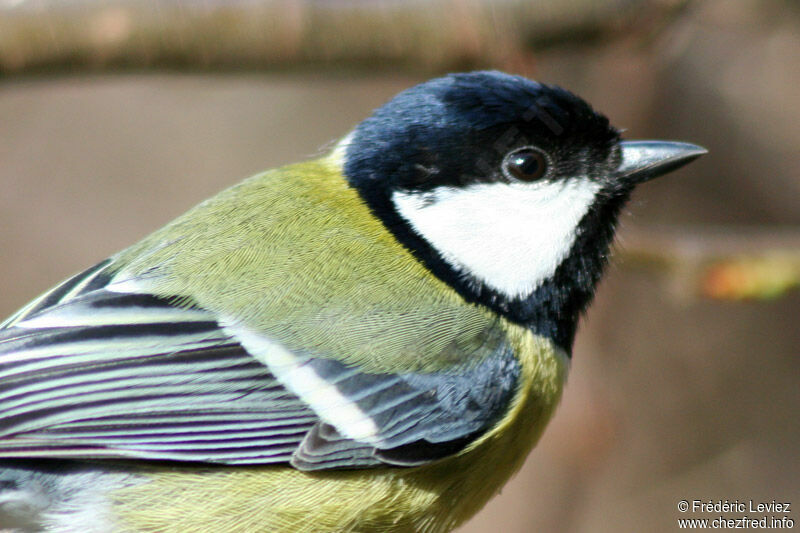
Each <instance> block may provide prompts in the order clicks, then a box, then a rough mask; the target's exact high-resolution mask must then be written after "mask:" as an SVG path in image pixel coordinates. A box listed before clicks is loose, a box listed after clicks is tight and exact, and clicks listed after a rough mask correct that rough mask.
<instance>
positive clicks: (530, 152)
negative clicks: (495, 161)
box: [503, 148, 547, 181]
mask: <svg viewBox="0 0 800 533" xmlns="http://www.w3.org/2000/svg"><path fill="white" fill-rule="evenodd" d="M503 172H504V173H505V174H506V176H508V177H510V178H514V179H517V180H520V181H536V180H538V179H539V178H541V177H542V176H544V175H545V174H546V173H547V157H545V155H544V154H543V153H542V152H541V151H539V150H537V149H535V148H520V149H518V150H514V151H513V152H511V153H509V154H508V155H506V157H505V159H503Z"/></svg>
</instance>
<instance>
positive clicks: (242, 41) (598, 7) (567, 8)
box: [0, 0, 685, 75]
mask: <svg viewBox="0 0 800 533" xmlns="http://www.w3.org/2000/svg"><path fill="white" fill-rule="evenodd" d="M684 3H685V1H684V0H659V1H655V0H610V1H608V2H594V1H592V0H541V1H538V2H527V1H513V0H507V1H504V2H495V1H491V0H436V1H429V2H422V1H419V0H408V1H402V0H383V1H375V2H370V1H365V0H326V1H323V0H263V1H260V2H259V1H249V0H217V1H213V0H202V1H200V0H198V1H191V0H187V1H185V2H182V1H180V0H154V1H133V0H128V1H124V0H111V1H101V0H0V74H4V75H9V74H19V73H24V72H37V71H38V72H41V71H54V70H64V69H70V70H102V69H109V68H126V67H127V68H150V67H171V68H214V69H225V68H227V69H233V68H240V69H241V68H249V69H257V68H269V67H286V66H295V65H302V64H314V65H316V64H319V63H331V64H341V63H352V64H359V63H367V64H372V65H375V64H380V65H384V66H388V65H393V66H403V65H405V66H412V65H413V67H414V68H416V69H423V70H425V69H427V70H434V69H439V70H440V69H443V68H459V67H461V68H464V67H475V66H486V65H494V66H499V67H509V66H513V64H514V63H518V62H521V61H523V60H524V58H525V55H526V54H527V53H529V51H530V50H532V49H535V48H537V47H542V46H547V45H548V44H553V43H556V42H563V41H567V42H581V41H586V40H593V39H598V38H603V37H608V36H609V35H611V34H619V33H626V32H625V31H621V30H625V29H626V28H627V29H631V30H632V29H634V28H636V29H638V30H637V31H639V32H641V31H642V28H645V31H647V30H646V28H651V29H652V28H658V27H660V26H661V25H663V23H664V20H668V19H669V18H670V16H671V15H672V14H674V13H677V12H678V11H679V8H680V7H681V6H682V5H683V4H684Z"/></svg>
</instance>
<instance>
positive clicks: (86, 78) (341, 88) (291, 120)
mask: <svg viewBox="0 0 800 533" xmlns="http://www.w3.org/2000/svg"><path fill="white" fill-rule="evenodd" d="M143 6H147V7H146V8H145V7H143ZM221 6H222V7H220V6H216V7H215V4H214V3H213V2H211V3H210V2H203V3H196V4H193V3H190V2H187V3H181V2H178V1H174V2H168V1H160V2H154V3H148V4H139V3H136V2H128V3H125V2H118V3H111V4H109V3H103V4H102V7H101V4H99V3H93V2H75V3H65V2H43V1H39V2H34V1H30V2H29V1H26V0H4V1H0V190H2V194H0V279H2V280H3V281H2V282H0V315H2V316H6V315H8V314H10V313H11V312H12V311H14V310H15V309H16V308H18V307H20V306H21V305H22V304H24V303H25V302H27V301H28V300H30V299H31V298H33V297H34V296H36V295H37V294H38V293H40V292H41V291H43V290H45V289H47V288H48V287H50V286H51V285H53V284H54V283H56V282H58V281H60V280H61V279H63V278H64V277H66V276H68V275H69V274H72V273H74V272H76V271H78V270H81V269H82V268H84V267H86V266H88V265H90V264H92V263H93V262H95V261H98V260H100V259H102V258H104V257H106V256H107V255H109V254H111V253H113V252H115V251H117V250H119V249H121V248H123V247H125V246H126V245H128V244H131V243H133V242H135V241H136V240H138V239H139V238H141V237H142V236H144V235H145V234H146V233H148V232H149V231H151V230H153V229H155V228H157V227H159V226H161V225H162V224H164V223H166V222H167V221H169V220H170V219H171V218H173V217H175V216H176V215H178V214H180V213H181V212H183V211H184V210H186V209H187V208H188V207H190V206H192V205H193V204H195V203H197V202H198V201H200V200H202V199H204V198H206V197H208V196H210V195H211V194H213V193H214V192H216V191H218V190H220V189H222V188H223V187H226V186H227V185H230V184H233V183H235V182H236V181H238V180H239V179H241V178H243V177H246V176H248V175H250V174H252V173H255V172H257V171H260V170H263V169H266V168H269V167H273V166H277V165H280V164H283V163H289V162H293V161H297V160H300V159H303V158H307V157H312V156H314V155H316V154H318V153H320V151H321V150H322V149H323V148H324V147H326V146H329V143H330V142H331V141H332V140H335V139H337V138H338V137H340V136H342V135H343V134H345V133H346V132H347V131H348V130H349V129H350V128H351V127H352V126H353V125H355V124H356V123H357V122H358V121H359V120H361V119H362V118H364V117H365V116H366V115H367V114H368V113H369V112H370V110H371V109H372V108H374V107H375V106H377V105H379V104H381V103H382V102H384V101H385V100H386V99H388V98H390V97H391V96H392V95H394V94H395V93H396V92H398V91H400V90H402V89H404V88H407V87H409V86H411V85H412V84H414V83H417V82H419V81H422V80H424V79H427V78H429V77H431V76H433V75H436V74H439V73H442V72H446V71H451V70H468V69H474V68H487V67H488V68H498V69H502V70H508V71H513V72H518V73H522V74H525V75H528V76H530V77H534V78H536V79H539V80H542V81H546V82H549V83H556V84H559V85H563V86H565V87H567V88H569V89H571V90H573V91H574V92H576V93H578V94H580V95H581V96H583V97H584V98H586V99H587V100H588V101H590V102H591V103H592V104H593V105H594V106H595V107H596V108H597V109H599V110H601V111H603V112H604V113H606V114H607V115H608V116H609V117H610V118H611V120H612V122H613V123H614V124H615V125H617V126H618V127H622V128H626V130H627V131H626V136H627V137H629V138H651V137H652V138H666V139H680V140H686V141H691V142H695V143H698V144H701V145H703V146H705V147H707V148H709V150H710V154H709V155H707V156H706V157H704V158H702V159H700V160H699V161H698V162H696V163H693V164H692V165H690V166H689V167H687V168H686V169H682V170H680V171H679V172H677V173H675V174H672V175H670V176H668V177H665V178H663V179H661V180H657V181H655V182H653V183H651V184H648V185H647V186H645V187H643V188H642V189H641V190H640V191H638V192H637V193H636V195H635V196H634V199H633V202H631V205H630V207H629V208H628V212H629V213H632V214H633V215H634V216H628V215H626V216H624V217H623V220H622V227H621V230H620V239H619V241H620V245H619V246H618V253H617V254H616V259H615V261H614V263H613V265H612V267H611V268H610V272H609V275H608V276H607V278H606V280H605V281H604V282H603V284H602V285H601V287H600V290H599V293H598V296H597V300H596V302H595V304H594V306H593V307H592V309H590V311H589V313H588V316H587V317H586V319H585V320H584V322H583V324H582V327H581V328H580V330H579V334H578V342H577V346H576V348H575V353H574V358H573V365H572V371H571V375H570V379H569V383H568V386H567V388H566V391H565V394H564V400H563V403H562V405H561V407H560V409H559V410H558V412H557V414H556V416H555V418H554V420H553V421H552V423H551V425H550V427H549V428H548V430H547V431H546V432H545V435H544V437H543V439H542V441H541V443H540V445H539V446H538V448H537V449H536V450H534V452H533V453H532V454H531V456H530V458H529V460H528V461H527V463H526V465H525V467H524V468H523V470H522V471H521V472H520V474H519V475H518V476H517V477H516V478H515V479H514V480H513V481H512V482H511V483H510V484H509V485H508V486H507V487H506V488H505V489H504V491H503V493H502V495H500V496H498V497H497V498H495V499H494V500H493V501H492V502H491V503H490V504H489V505H488V506H487V508H486V509H485V510H484V511H483V512H482V513H481V514H479V515H478V516H477V517H476V518H475V519H474V520H473V521H472V522H470V523H469V524H467V525H466V526H464V527H463V528H462V529H461V531H462V533H467V532H470V533H477V532H484V531H503V532H528V531H567V532H571V531H593V532H594V531H672V530H675V529H677V528H678V524H677V520H678V518H684V517H692V516H694V517H699V518H709V519H713V518H715V517H716V515H713V514H693V513H691V512H689V513H684V514H682V513H680V512H679V511H678V508H677V504H678V502H679V501H680V500H683V499H686V500H690V501H691V500H693V499H702V500H719V499H721V500H726V499H728V500H735V499H738V500H740V501H741V500H745V501H746V500H749V499H753V500H764V501H771V500H773V499H775V500H777V501H779V502H783V501H787V502H792V504H793V505H792V511H791V512H790V513H788V514H786V513H770V514H775V515H777V516H782V515H787V516H788V517H789V518H791V519H793V520H794V521H795V522H797V521H798V520H800V513H799V512H798V511H797V510H796V509H795V508H796V507H797V508H800V497H799V496H800V484H799V483H798V475H799V474H800V452H799V451H798V450H799V449H800V447H798V440H800V424H799V423H798V418H799V417H798V401H799V400H800V388H799V387H798V374H799V372H798V371H799V370H800V357H798V356H800V327H798V326H799V325H800V324H798V321H799V320H798V318H799V317H800V294H799V293H798V291H797V290H796V288H797V285H798V283H800V281H798V280H800V90H798V87H800V61H798V56H800V8H799V7H798V4H797V3H795V2H789V1H785V2H781V1H767V0H742V1H726V0H711V1H707V2H671V1H668V0H662V1H657V2H646V1H640V2H636V1H628V2H621V1H618V2H609V3H607V4H604V7H602V8H600V7H598V6H597V5H595V4H594V3H588V2H580V1H569V2H555V1H552V2H544V1H543V2H541V3H539V4H535V5H529V4H527V3H520V2H512V1H507V2H496V3H490V2H479V1H455V0H451V1H442V2H431V3H424V2H410V1H409V2H402V1H399V0H396V1H392V2H386V1H384V2H380V3H368V2H358V1H355V0H350V1H346V0H338V1H329V2H321V1H317V2H314V1H306V2H302V1H290V0H285V1H272V2H270V1H266V2H260V3H259V2H240V3H236V2H223V3H221ZM743 297H745V298H743ZM749 514H751V515H752V513H749ZM731 516H736V515H731Z"/></svg>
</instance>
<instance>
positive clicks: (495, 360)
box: [0, 71, 705, 533]
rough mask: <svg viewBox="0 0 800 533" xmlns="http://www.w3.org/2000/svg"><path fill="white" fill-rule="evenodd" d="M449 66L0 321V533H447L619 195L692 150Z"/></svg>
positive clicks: (556, 352)
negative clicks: (334, 136) (310, 150)
mask: <svg viewBox="0 0 800 533" xmlns="http://www.w3.org/2000/svg"><path fill="white" fill-rule="evenodd" d="M703 153H705V150H704V149H702V148H700V147H698V146H695V145H692V144H686V143H679V142H662V141H623V140H621V138H620V133H619V131H618V130H616V129H615V128H613V127H612V126H611V125H610V124H609V121H608V120H607V119H606V118H605V117H604V116H602V115H601V114H599V113H597V112H595V111H594V110H593V109H592V108H591V107H590V106H589V105H588V104H587V103H586V102H584V101H583V100H581V99H580V98H578V97H577V96H575V95H573V94H572V93H570V92H568V91H566V90H564V89H561V88H558V87H555V86H551V85H544V84H541V83H537V82H534V81H530V80H528V79H525V78H522V77H519V76H512V75H508V74H504V73H500V72H494V71H492V72H473V73H465V74H452V75H447V76H444V77H441V78H438V79H434V80H431V81H428V82H426V83H423V84H421V85H418V86H416V87H413V88H410V89H408V90H406V91H404V92H402V93H400V94H399V95H397V96H396V97H395V98H394V99H392V100H391V101H389V102H388V103H386V104H385V105H383V106H382V107H380V108H378V109H377V110H376V111H374V113H373V114H372V115H371V116H370V117H369V118H367V119H366V120H364V121H363V122H362V123H360V124H359V125H358V126H357V127H356V128H355V129H354V130H353V131H352V132H351V133H350V134H349V135H347V136H346V137H345V138H344V139H343V140H342V141H340V142H339V144H338V145H336V147H335V149H333V150H332V152H330V153H329V154H328V155H326V156H324V157H321V158H319V159H316V160H313V161H308V162H304V163H299V164H293V165H289V166H285V167H283V168H279V169H277V170H270V171H267V172H264V173H262V174H259V175H256V176H254V177H252V178H250V179H247V180H245V181H243V182H241V183H239V184H238V185H234V186H233V187H231V188H229V189H227V190H225V191H223V192H221V193H219V194H218V195H216V196H214V197H213V198H211V199H209V200H207V201H205V202H203V203H201V204H200V205H198V206H197V207H195V208H193V209H192V210H190V211H189V212H187V213H186V214H184V215H183V216H181V217H179V218H178V219H176V220H175V221H173V222H171V223H170V224H168V225H167V226H165V227H164V228H162V229H160V230H157V231H156V232H155V233H153V234H151V235H150V236H148V237H146V238H145V239H144V240H142V241H141V242H139V243H138V244H135V245H133V246H131V247H130V248H128V249H126V250H124V251H122V252H120V253H118V254H117V255H114V256H112V257H111V258H109V259H106V260H104V261H102V262H100V263H98V264H97V265H95V266H93V267H91V268H89V269H88V270H86V271H84V272H81V273H80V274H78V275H76V276H74V277H72V278H70V279H68V280H67V281H65V282H63V283H61V284H60V285H58V286H57V287H55V288H54V289H52V290H50V291H49V292H47V293H45V294H43V295H42V296H40V297H39V298H37V299H36V300H34V301H33V302H31V303H30V304H28V305H27V306H26V307H24V308H23V309H21V310H20V311H19V312H17V313H16V314H15V315H13V316H12V317H10V318H9V319H8V320H6V321H5V322H4V323H3V324H2V326H0V527H4V528H11V529H13V528H18V529H20V530H26V529H27V530H47V531H58V532H80V533H88V532H107V531H121V532H134V531H135V532H181V533H185V532H248V533H249V532H256V531H264V532H292V533H298V532H315V533H316V532H323V531H372V532H394V531H397V532H401V531H402V532H406V531H419V532H426V533H435V532H443V531H450V530H451V529H453V528H454V527H456V526H457V525H459V524H461V523H463V522H464V521H465V520H467V519H468V518H469V517H471V516H472V515H473V514H474V513H476V512H477V511H478V510H479V509H480V508H481V507H482V506H483V505H484V504H485V503H486V502H487V500H489V499H490V498H491V497H492V496H493V495H495V494H496V493H497V492H498V491H499V489H500V488H501V487H502V486H503V484H504V483H505V482H506V481H507V480H508V478H509V477H510V476H511V475H512V474H513V473H514V472H515V471H516V470H517V469H518V468H519V467H520V465H521V464H522V462H523V460H524V459H525V457H526V455H527V454H528V452H529V450H530V449H531V448H532V447H533V445H534V444H535V443H536V441H537V439H538V438H539V436H540V434H541V433H542V430H543V429H544V427H545V425H546V423H547V421H548V419H549V418H550V416H551V414H552V412H553V409H554V407H555V406H556V404H557V403H558V401H559V397H560V395H561V390H562V385H563V384H564V380H565V377H566V375H567V370H568V367H569V361H570V353H571V349H572V344H573V338H574V336H575V329H576V324H577V321H578V318H579V315H580V314H581V313H582V311H583V310H584V309H585V308H586V307H587V305H588V304H589V302H590V300H591V299H592V295H593V292H594V289H595V284H596V283H597V281H598V280H599V278H600V275H601V273H602V270H603V267H604V265H605V264H606V262H607V256H608V253H609V245H610V243H611V241H612V238H613V235H614V228H615V223H616V220H617V217H618V214H619V212H620V208H621V207H622V206H623V204H624V203H625V201H626V200H627V199H628V197H629V195H630V194H631V191H632V190H633V188H634V187H635V186H636V185H637V184H639V183H641V182H643V181H646V180H649V179H651V178H653V177H656V176H658V175H660V174H664V173H665V172H668V171H670V170H673V169H675V168H677V167H680V166H682V165H684V164H686V163H687V162H689V161H691V160H693V159H695V158H696V157H698V156H700V155H701V154H703Z"/></svg>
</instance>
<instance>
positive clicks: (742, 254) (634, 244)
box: [620, 227, 800, 300]
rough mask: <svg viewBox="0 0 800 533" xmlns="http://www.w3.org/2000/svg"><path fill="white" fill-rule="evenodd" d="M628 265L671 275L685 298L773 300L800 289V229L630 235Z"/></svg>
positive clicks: (624, 253) (626, 245)
mask: <svg viewBox="0 0 800 533" xmlns="http://www.w3.org/2000/svg"><path fill="white" fill-rule="evenodd" d="M620 255H621V257H622V258H623V260H624V261H625V262H626V264H628V265H632V266H636V267H640V268H648V269H652V270H661V271H664V272H666V273H668V274H670V275H671V276H672V281H673V282H674V283H675V286H676V288H678V290H679V292H680V293H681V294H684V295H686V294H691V295H696V294H702V295H704V296H707V297H710V298H715V299H724V300H743V299H771V298H776V297H779V296H783V295H785V294H786V293H788V292H789V291H791V290H794V289H798V288H800V229H796V228H785V229H768V230H767V229H751V228H732V227H725V228H717V229H706V228H704V229H702V230H699V229H698V228H684V229H677V228H673V229H664V228H660V229H657V230H656V229H653V230H647V231H645V230H640V231H635V232H628V233H626V234H625V237H624V242H623V244H622V246H621V247H620Z"/></svg>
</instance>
